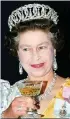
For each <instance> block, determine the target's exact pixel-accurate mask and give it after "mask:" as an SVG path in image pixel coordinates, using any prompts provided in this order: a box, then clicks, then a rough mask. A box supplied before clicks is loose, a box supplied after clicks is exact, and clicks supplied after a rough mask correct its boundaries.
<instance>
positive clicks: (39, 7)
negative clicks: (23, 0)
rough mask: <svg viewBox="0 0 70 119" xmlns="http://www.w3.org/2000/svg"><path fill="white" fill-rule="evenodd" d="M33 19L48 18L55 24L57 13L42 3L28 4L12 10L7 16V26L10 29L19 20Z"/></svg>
mask: <svg viewBox="0 0 70 119" xmlns="http://www.w3.org/2000/svg"><path fill="white" fill-rule="evenodd" d="M35 19H49V20H51V21H53V22H54V24H57V22H58V15H57V12H55V11H54V9H52V8H51V7H49V6H48V5H44V4H35V3H34V4H28V5H24V6H21V7H19V8H18V9H16V10H14V11H13V12H12V13H11V15H10V16H9V18H8V26H9V29H10V31H11V30H12V28H13V27H14V26H16V24H18V23H20V22H25V21H30V20H35Z"/></svg>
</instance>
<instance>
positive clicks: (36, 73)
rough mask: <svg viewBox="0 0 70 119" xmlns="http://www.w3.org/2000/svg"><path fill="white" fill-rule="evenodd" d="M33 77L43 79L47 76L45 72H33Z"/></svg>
mask: <svg viewBox="0 0 70 119" xmlns="http://www.w3.org/2000/svg"><path fill="white" fill-rule="evenodd" d="M31 75H32V76H33V77H42V76H44V75H45V72H31Z"/></svg>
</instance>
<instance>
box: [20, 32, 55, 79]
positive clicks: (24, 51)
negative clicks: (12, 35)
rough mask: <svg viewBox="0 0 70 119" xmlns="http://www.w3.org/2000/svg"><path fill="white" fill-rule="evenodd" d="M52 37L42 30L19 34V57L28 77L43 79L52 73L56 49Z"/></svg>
mask: <svg viewBox="0 0 70 119" xmlns="http://www.w3.org/2000/svg"><path fill="white" fill-rule="evenodd" d="M50 36H51V33H48V32H47V33H46V32H44V31H41V30H33V31H32V30H29V31H26V32H22V33H20V34H19V46H18V56H19V60H20V62H21V65H22V66H23V68H24V69H25V71H26V72H27V73H28V75H30V76H33V77H41V76H44V75H46V74H47V73H48V72H50V71H52V64H53V57H54V48H53V46H52V42H51V40H50V39H51V38H50Z"/></svg>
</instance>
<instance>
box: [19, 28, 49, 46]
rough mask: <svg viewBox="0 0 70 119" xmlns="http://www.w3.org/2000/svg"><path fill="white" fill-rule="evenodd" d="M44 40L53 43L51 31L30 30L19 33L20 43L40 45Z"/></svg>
mask: <svg viewBox="0 0 70 119" xmlns="http://www.w3.org/2000/svg"><path fill="white" fill-rule="evenodd" d="M44 42H48V43H51V41H50V37H49V33H48V32H44V31H42V30H29V31H26V32H22V33H20V34H19V44H20V45H22V44H23V45H39V44H41V43H44Z"/></svg>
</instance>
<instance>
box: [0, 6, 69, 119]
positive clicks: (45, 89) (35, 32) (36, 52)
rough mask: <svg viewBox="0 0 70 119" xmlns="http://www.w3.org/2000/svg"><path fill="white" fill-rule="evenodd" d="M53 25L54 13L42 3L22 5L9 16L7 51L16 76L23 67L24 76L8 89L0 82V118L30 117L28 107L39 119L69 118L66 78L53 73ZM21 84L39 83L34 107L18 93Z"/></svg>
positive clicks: (56, 32) (55, 36)
mask: <svg viewBox="0 0 70 119" xmlns="http://www.w3.org/2000/svg"><path fill="white" fill-rule="evenodd" d="M57 23H58V15H57V12H55V11H54V9H52V8H50V6H48V5H43V4H28V5H25V6H22V7H20V8H18V9H16V10H15V11H13V12H12V13H11V15H10V16H9V19H8V25H9V28H10V34H11V35H9V38H8V39H9V40H10V43H11V44H10V46H11V47H9V48H10V49H11V51H13V52H14V53H15V54H16V55H17V57H18V59H19V73H20V74H22V73H23V68H24V70H25V71H26V72H27V74H28V77H27V78H26V79H23V80H20V81H18V82H16V83H15V84H14V85H12V86H10V84H9V82H8V81H4V80H1V109H0V112H1V117H2V118H22V116H23V118H25V117H30V116H29V114H28V109H29V108H30V109H33V110H37V113H38V114H39V115H40V118H58V117H59V118H60V117H66V118H67V117H70V110H69V109H70V92H69V91H70V79H69V78H67V79H65V78H62V77H60V76H58V75H57V74H56V73H55V72H56V70H57V62H56V50H58V48H59V47H58V45H59V43H60V39H59V29H58V28H57ZM8 39H7V40H6V41H7V42H8ZM25 81H31V82H39V83H40V89H41V91H40V95H39V96H38V98H39V103H38V104H36V103H37V102H36V101H35V100H34V99H32V98H31V97H29V96H24V95H23V96H22V95H21V93H20V91H19V90H18V86H19V85H20V84H24V85H25ZM2 87H3V88H2ZM35 117H36V115H35ZM31 118H32V117H31ZM33 118H34V115H33Z"/></svg>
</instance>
